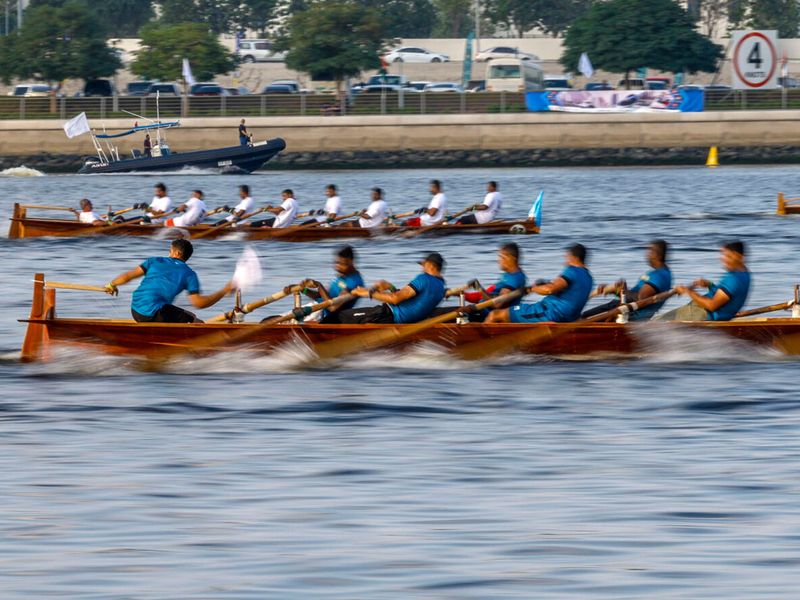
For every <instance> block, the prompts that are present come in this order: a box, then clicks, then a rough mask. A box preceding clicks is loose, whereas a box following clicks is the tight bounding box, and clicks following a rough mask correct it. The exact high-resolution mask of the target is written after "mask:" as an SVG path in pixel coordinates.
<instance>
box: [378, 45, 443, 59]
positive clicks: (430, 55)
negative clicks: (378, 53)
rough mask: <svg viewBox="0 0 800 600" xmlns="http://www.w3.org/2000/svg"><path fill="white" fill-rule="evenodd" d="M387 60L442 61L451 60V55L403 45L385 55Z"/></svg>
mask: <svg viewBox="0 0 800 600" xmlns="http://www.w3.org/2000/svg"><path fill="white" fill-rule="evenodd" d="M384 58H385V59H386V62H408V63H440V62H450V57H449V56H447V55H446V54H437V53H436V52H431V51H430V50H426V49H425V48H420V47H419V46H403V47H401V48H395V49H394V50H392V51H391V52H389V53H388V54H387V55H386V56H385V57H384Z"/></svg>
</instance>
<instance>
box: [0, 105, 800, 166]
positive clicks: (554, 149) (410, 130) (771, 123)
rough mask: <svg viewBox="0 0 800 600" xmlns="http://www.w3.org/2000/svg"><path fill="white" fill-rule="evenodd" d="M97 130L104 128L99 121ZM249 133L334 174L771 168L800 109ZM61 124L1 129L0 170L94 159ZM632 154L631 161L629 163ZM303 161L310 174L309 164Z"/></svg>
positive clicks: (186, 125) (185, 142) (381, 119)
mask: <svg viewBox="0 0 800 600" xmlns="http://www.w3.org/2000/svg"><path fill="white" fill-rule="evenodd" d="M92 124H93V125H94V126H95V127H97V126H99V125H100V123H99V121H97V120H94V121H93V122H92ZM132 124H133V123H132V121H131V120H129V119H120V120H113V119H112V120H106V121H105V126H106V128H107V129H109V130H120V129H123V128H127V127H130V126H131V125H132ZM237 124H238V119H237V118H204V119H185V120H183V121H182V123H181V125H182V126H181V127H180V128H179V129H175V130H171V131H169V132H168V136H169V140H170V144H171V146H172V148H173V149H174V150H176V151H181V150H189V149H203V148H213V147H220V146H228V145H235V144H236V142H237V132H236V126H237ZM247 125H248V128H249V129H250V131H251V132H254V133H255V138H256V139H264V138H273V137H283V138H284V139H285V140H286V142H287V151H286V153H285V154H284V155H282V156H281V157H279V158H278V159H276V161H275V162H274V166H276V167H278V166H281V165H284V166H298V165H293V164H292V163H294V162H296V160H295V159H297V158H298V157H302V156H306V157H314V158H315V160H314V161H313V162H314V163H316V164H314V166H316V167H321V166H325V165H324V164H319V163H318V160H319V161H324V160H325V158H326V157H330V158H335V160H333V162H335V163H336V166H360V165H359V163H360V162H361V163H364V162H366V163H372V162H377V163H381V162H384V161H383V160H382V158H381V157H384V158H391V160H390V161H389V164H392V162H393V161H395V162H394V164H395V166H406V165H404V164H397V162H396V159H399V160H400V161H401V163H402V162H403V157H404V156H414V157H416V160H411V161H406V162H410V163H417V162H423V163H424V162H426V160H427V158H426V157H430V156H438V157H440V158H442V157H443V158H445V159H446V158H447V157H448V156H450V155H452V158H454V159H457V158H458V157H461V159H462V160H463V159H464V157H465V156H471V157H474V156H478V157H480V159H479V160H477V161H476V160H466V161H463V162H466V163H468V164H475V163H476V162H479V163H490V164H491V163H495V164H497V162H501V164H502V161H501V160H500V159H501V158H502V157H503V156H506V158H509V157H511V158H512V159H513V160H511V161H510V162H511V164H519V162H520V161H519V160H518V159H515V158H514V157H526V156H528V157H530V158H531V160H532V161H533V160H535V159H536V158H537V157H538V158H539V159H541V157H542V156H544V155H549V156H551V157H554V159H555V160H554V161H553V160H551V161H549V162H550V163H551V164H552V163H553V162H556V163H557V162H560V161H561V160H562V158H563V160H565V161H569V157H570V155H576V156H586V157H594V159H593V160H594V161H595V162H598V161H596V159H597V158H598V157H599V158H601V159H602V158H603V156H604V155H608V156H609V157H613V156H619V157H621V158H622V160H620V161H619V162H621V163H623V164H628V163H631V162H637V160H636V159H635V156H634V155H631V152H630V151H632V150H636V151H646V150H647V149H664V150H660V151H659V152H655V153H652V154H655V155H663V156H665V157H667V158H668V159H667V160H665V161H664V162H680V156H681V155H682V154H686V155H687V156H691V157H692V161H694V157H696V156H697V155H698V152H699V151H701V149H704V148H708V147H709V146H712V145H716V146H720V147H721V148H722V150H723V152H724V151H725V149H726V148H728V149H734V148H735V149H736V153H737V155H738V156H740V157H741V156H742V155H746V154H748V150H747V149H752V153H753V154H754V155H755V156H757V157H758V158H756V160H755V162H765V161H768V160H769V155H770V152H769V149H770V148H774V149H778V150H779V151H778V152H777V155H779V156H778V159H779V160H783V159H786V158H790V157H793V156H794V155H795V154H796V152H795V146H800V111H730V112H707V113H664V114H662V113H637V114H565V113H518V114H464V115H462V114H457V115H403V116H371V117H257V118H248V120H247ZM62 126H63V121H59V120H52V121H50V120H39V121H32V120H31V121H0V156H1V157H3V158H4V159H3V161H2V162H3V166H9V164H8V163H9V161H15V160H24V161H25V164H28V166H35V165H36V164H37V163H40V162H42V161H43V162H44V163H48V162H52V161H53V160H56V161H59V160H60V162H61V163H64V165H63V166H64V168H69V169H71V168H72V166H73V163H75V162H76V161H77V160H78V158H79V157H80V156H81V155H83V156H86V155H93V154H94V148H93V146H92V143H91V139H90V138H89V137H88V136H81V137H79V138H75V139H72V140H69V139H67V138H66V136H65V135H64V132H63V129H62ZM142 138H143V136H131V138H122V139H120V140H119V141H118V145H119V150H120V155H126V156H130V150H131V148H133V147H140V146H141V142H142ZM606 150H607V151H608V152H605V151H606ZM626 154H627V155H631V156H629V157H628V158H627V159H626V158H625V156H626ZM634 154H635V153H634ZM670 156H672V158H669V157H670ZM781 156H783V157H784V158H783V159H781V158H780V157H781ZM359 157H360V158H359ZM364 157H368V160H365V159H364ZM493 157H495V158H494V159H493ZM375 159H377V161H376V160H375ZM629 159H630V160H629ZM434 162H436V163H442V160H434ZM444 162H448V161H447V160H445V161H444ZM449 162H454V163H457V162H458V160H451V161H449ZM546 162H548V161H546ZM579 162H580V161H579ZM599 162H601V163H605V164H609V163H610V164H613V163H614V162H615V161H614V160H610V161H606V160H600V161H599ZM644 162H648V163H651V162H659V161H658V160H646V161H644ZM301 163H306V165H305V166H308V164H310V161H309V160H303V161H301ZM270 164H272V163H270ZM367 166H368V165H367ZM408 166H419V165H417V164H409V165H408Z"/></svg>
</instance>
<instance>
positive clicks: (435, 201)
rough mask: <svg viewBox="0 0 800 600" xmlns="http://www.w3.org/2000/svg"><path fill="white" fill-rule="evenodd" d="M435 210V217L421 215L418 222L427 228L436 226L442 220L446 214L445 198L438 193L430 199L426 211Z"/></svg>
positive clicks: (426, 214)
mask: <svg viewBox="0 0 800 600" xmlns="http://www.w3.org/2000/svg"><path fill="white" fill-rule="evenodd" d="M431 208H436V209H438V212H437V213H436V216H434V217H432V216H430V215H429V214H428V213H425V214H423V215H422V216H421V217H420V222H421V223H422V225H423V227H428V226H429V225H436V223H440V222H441V221H442V220H444V216H445V213H446V212H447V197H446V196H445V195H444V194H443V193H441V192H439V193H438V194H436V195H435V196H434V197H433V198H431V202H430V204H428V209H431Z"/></svg>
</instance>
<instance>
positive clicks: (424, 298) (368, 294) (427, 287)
mask: <svg viewBox="0 0 800 600" xmlns="http://www.w3.org/2000/svg"><path fill="white" fill-rule="evenodd" d="M419 264H420V265H422V273H420V274H419V275H417V276H416V277H414V279H412V280H411V281H410V282H409V283H408V284H407V285H405V286H403V287H402V288H400V289H399V290H396V291H395V288H394V286H393V285H392V284H391V283H389V282H388V281H379V282H378V283H376V284H375V285H374V286H373V288H372V289H369V290H368V289H367V288H365V287H358V288H356V289H354V290H353V291H352V293H353V295H355V296H358V297H360V298H371V299H373V300H377V301H378V302H382V303H383V304H380V305H379V306H370V307H367V308H351V309H348V310H340V311H339V313H338V317H339V323H417V322H419V321H424V320H425V319H427V318H428V317H429V316H430V315H431V314H432V313H433V311H434V309H435V308H436V306H437V305H438V304H439V303H440V302H441V301H442V300H443V299H444V296H445V292H446V286H445V282H444V278H443V277H442V271H443V270H444V258H442V255H441V254H439V253H438V252H431V253H430V254H428V255H427V256H426V257H425V258H423V259H422V260H421V261H420V263H419Z"/></svg>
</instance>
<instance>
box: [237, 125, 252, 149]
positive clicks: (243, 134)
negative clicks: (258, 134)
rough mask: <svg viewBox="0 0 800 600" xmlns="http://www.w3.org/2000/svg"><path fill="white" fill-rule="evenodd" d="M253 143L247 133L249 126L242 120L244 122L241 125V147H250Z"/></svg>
mask: <svg viewBox="0 0 800 600" xmlns="http://www.w3.org/2000/svg"><path fill="white" fill-rule="evenodd" d="M251 141H252V139H251V136H250V134H249V133H248V131H247V125H245V124H244V119H242V122H241V123H239V145H240V146H249V145H250V143H251Z"/></svg>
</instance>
